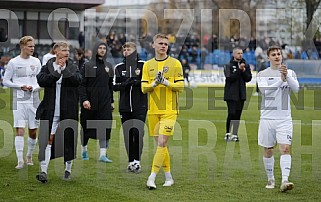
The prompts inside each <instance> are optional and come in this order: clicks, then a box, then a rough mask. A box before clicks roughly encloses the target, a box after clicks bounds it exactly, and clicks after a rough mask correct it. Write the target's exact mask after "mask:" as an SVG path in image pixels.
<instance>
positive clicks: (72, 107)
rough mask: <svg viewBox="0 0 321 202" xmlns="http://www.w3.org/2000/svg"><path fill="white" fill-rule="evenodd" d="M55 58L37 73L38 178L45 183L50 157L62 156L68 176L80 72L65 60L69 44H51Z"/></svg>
mask: <svg viewBox="0 0 321 202" xmlns="http://www.w3.org/2000/svg"><path fill="white" fill-rule="evenodd" d="M54 50H55V54H56V57H54V58H52V59H50V60H49V61H48V62H47V63H46V64H45V65H44V66H43V67H42V68H41V71H40V73H39V74H38V75H37V81H38V84H39V86H40V87H43V88H44V97H43V100H42V102H41V103H40V105H39V107H38V109H37V114H36V119H37V120H39V119H40V120H41V122H40V131H39V161H40V166H41V172H39V173H38V175H37V176H36V177H37V179H38V180H39V181H40V182H42V183H45V182H47V180H48V179H47V170H48V166H49V161H50V159H54V158H58V157H62V156H63V157H64V162H65V164H66V170H65V175H64V178H65V179H70V173H71V166H72V160H73V159H75V158H76V149H77V135H78V109H79V105H78V102H79V101H78V100H79V94H78V86H79V84H80V82H81V75H80V72H79V70H78V67H77V66H76V65H74V64H73V61H72V60H70V59H68V57H69V46H68V44H67V43H66V42H58V43H56V44H55V46H54Z"/></svg>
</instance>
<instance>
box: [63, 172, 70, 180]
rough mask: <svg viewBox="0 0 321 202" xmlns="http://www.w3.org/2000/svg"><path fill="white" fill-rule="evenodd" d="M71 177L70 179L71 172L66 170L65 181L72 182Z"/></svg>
mask: <svg viewBox="0 0 321 202" xmlns="http://www.w3.org/2000/svg"><path fill="white" fill-rule="evenodd" d="M70 179H71V177H70V172H69V171H67V170H65V176H64V180H70Z"/></svg>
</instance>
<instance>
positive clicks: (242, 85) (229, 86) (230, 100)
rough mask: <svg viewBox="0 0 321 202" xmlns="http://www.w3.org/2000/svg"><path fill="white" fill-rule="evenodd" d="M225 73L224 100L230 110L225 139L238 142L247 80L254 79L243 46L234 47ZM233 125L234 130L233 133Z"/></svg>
mask: <svg viewBox="0 0 321 202" xmlns="http://www.w3.org/2000/svg"><path fill="white" fill-rule="evenodd" d="M224 75H225V86H224V100H225V101H226V104H227V111H228V115H227V119H226V133H225V137H224V139H225V141H234V142H238V141H239V137H238V135H237V133H238V129H239V124H240V119H241V115H242V111H243V106H244V102H245V100H246V82H250V81H251V79H252V74H251V69H250V66H249V65H248V64H246V61H245V60H244V58H243V51H242V49H241V48H234V49H233V58H232V60H231V61H230V63H229V64H227V65H225V66H224ZM232 127H233V132H232V134H231V133H230V130H231V128H232Z"/></svg>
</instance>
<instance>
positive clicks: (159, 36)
mask: <svg viewBox="0 0 321 202" xmlns="http://www.w3.org/2000/svg"><path fill="white" fill-rule="evenodd" d="M159 38H160V39H167V40H168V37H167V36H166V34H161V33H158V34H156V35H155V36H154V37H153V42H155V41H156V39H159Z"/></svg>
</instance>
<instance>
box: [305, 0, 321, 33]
mask: <svg viewBox="0 0 321 202" xmlns="http://www.w3.org/2000/svg"><path fill="white" fill-rule="evenodd" d="M304 1H305V5H306V15H307V21H306V27H308V26H309V24H310V22H311V20H312V17H313V14H314V12H315V11H316V9H318V7H319V5H320V2H321V0H304Z"/></svg>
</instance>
